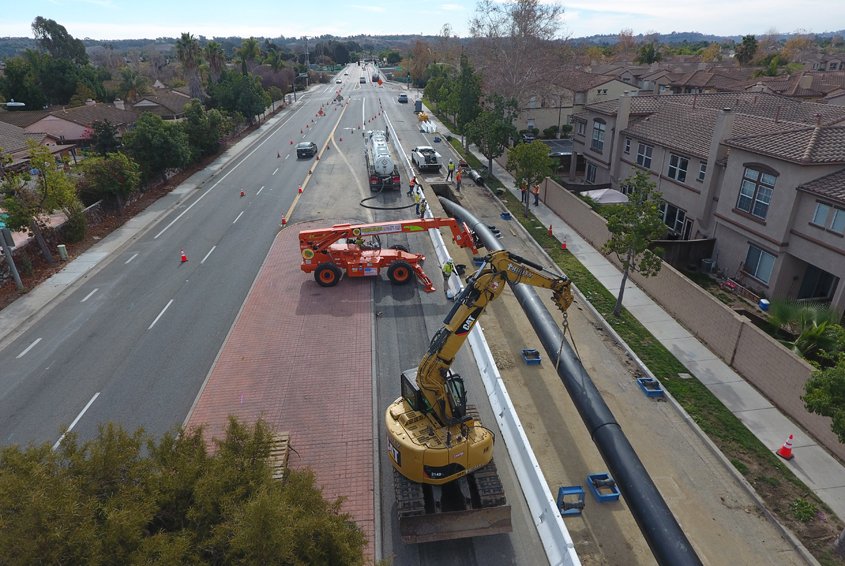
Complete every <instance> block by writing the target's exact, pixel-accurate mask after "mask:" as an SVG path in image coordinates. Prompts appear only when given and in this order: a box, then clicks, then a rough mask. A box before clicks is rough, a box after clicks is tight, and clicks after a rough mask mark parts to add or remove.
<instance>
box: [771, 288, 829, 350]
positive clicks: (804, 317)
mask: <svg viewBox="0 0 845 566" xmlns="http://www.w3.org/2000/svg"><path fill="white" fill-rule="evenodd" d="M836 320H837V316H836V313H835V312H834V311H832V310H831V309H829V308H827V307H822V306H818V305H814V304H812V303H797V302H793V301H782V300H780V301H772V304H771V306H770V307H769V322H771V323H772V324H774V325H775V326H777V327H779V328H782V329H784V330H786V331H788V332H790V333H792V334H793V335H794V336H795V339H794V340H785V339H780V338H779V339H778V341H779V342H780V343H781V344H783V345H784V346H786V347H787V348H789V349H790V350H792V351H793V352H794V353H796V354H798V355H800V356H802V357H805V358H806V357H811V356H813V354H815V353H816V352H818V351H819V350H823V351H829V350H830V348H831V347H832V346H834V345H835V342H836V339H835V338H834V336H833V335H832V334H831V333H830V332H829V331H830V325H832V324H835V323H836Z"/></svg>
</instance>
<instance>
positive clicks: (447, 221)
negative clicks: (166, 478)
mask: <svg viewBox="0 0 845 566" xmlns="http://www.w3.org/2000/svg"><path fill="white" fill-rule="evenodd" d="M442 227H448V228H449V229H450V230H451V231H452V239H453V240H454V241H455V243H456V244H458V245H459V246H461V247H462V248H470V249H471V250H472V253H473V254H475V253H478V244H477V240H476V236H475V234H474V233H473V232H472V231H471V230H470V229H469V227H467V225H466V224H465V223H463V222H458V221H457V220H455V219H454V218H422V219H414V220H398V221H396V222H379V223H375V224H356V225H352V224H335V225H334V226H332V227H331V228H323V229H317V230H303V231H302V232H300V233H299V251H300V254H301V255H302V264H301V266H300V267H301V268H302V271H304V272H305V273H313V274H314V279H315V280H316V281H317V284H318V285H320V286H322V287H334V286H335V285H337V283H338V281H340V279H341V277H342V276H343V272H344V271H345V272H346V274H347V275H348V276H349V277H368V276H378V275H379V273H381V270H382V269H385V268H386V269H387V278H388V279H390V281H391V282H392V283H394V284H395V285H404V284H405V283H408V282H409V281H410V280H411V279H413V277H414V275H416V277H417V278H418V279H419V280H420V282H421V283H422V284H423V288H424V289H425V290H426V291H427V292H429V293H430V292H432V291H434V290H435V288H434V284H433V283H432V282H431V279H429V277H428V276H427V275H426V274H425V272H424V271H423V269H422V263H423V261H424V260H425V256H424V255H422V254H415V253H411V252H410V251H409V250H408V248H407V247H405V246H403V245H401V244H397V245H393V246H389V247H382V242H381V236H383V235H386V234H420V233H425V232H427V231H428V230H431V229H436V228H442Z"/></svg>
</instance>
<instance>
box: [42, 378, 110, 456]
mask: <svg viewBox="0 0 845 566" xmlns="http://www.w3.org/2000/svg"><path fill="white" fill-rule="evenodd" d="M99 396H100V392H99V391H97V392H96V393H94V396H93V397H91V400H90V401H88V404H87V405H85V408H84V409H82V410H81V411H79V414H78V415H76V418H75V419H73V422H72V423H70V426H69V427H67V431H65V432H64V433H63V434H62V435H61V436H60V437H59V439H58V440H57V441H56V443H55V444H54V445H53V450H55V449H56V448H58V447H59V445H60V444H61V443H62V440H64V439H65V436H66V435H67V433H68V432H70V431H72V430H73V427H75V426H76V423H78V422H79V419H81V418H82V415H84V414H85V411H87V410H88V408H89V407H91V405H92V404H93V403H94V401H96V400H97V397H99Z"/></svg>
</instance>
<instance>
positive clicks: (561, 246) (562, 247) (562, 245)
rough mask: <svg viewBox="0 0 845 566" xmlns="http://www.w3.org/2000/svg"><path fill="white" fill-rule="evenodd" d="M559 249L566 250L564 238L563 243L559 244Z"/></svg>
mask: <svg viewBox="0 0 845 566" xmlns="http://www.w3.org/2000/svg"><path fill="white" fill-rule="evenodd" d="M560 249H562V250H565V249H566V238H564V239H563V241H562V242H561V243H560Z"/></svg>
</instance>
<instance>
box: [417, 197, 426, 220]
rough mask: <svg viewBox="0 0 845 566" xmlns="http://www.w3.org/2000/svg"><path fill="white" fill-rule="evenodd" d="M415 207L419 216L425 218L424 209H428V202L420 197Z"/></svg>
mask: <svg viewBox="0 0 845 566" xmlns="http://www.w3.org/2000/svg"><path fill="white" fill-rule="evenodd" d="M417 208H418V209H419V216H420V218H425V211H426V210H428V203H427V202H426V201H425V199H422V200H421V201H420V202H419V204H418V205H417Z"/></svg>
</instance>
